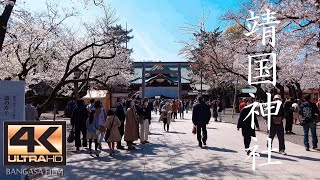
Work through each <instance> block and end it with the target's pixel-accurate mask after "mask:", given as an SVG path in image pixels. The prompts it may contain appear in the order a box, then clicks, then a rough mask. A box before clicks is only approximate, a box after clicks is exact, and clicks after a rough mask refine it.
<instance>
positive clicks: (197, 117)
mask: <svg viewBox="0 0 320 180" xmlns="http://www.w3.org/2000/svg"><path fill="white" fill-rule="evenodd" d="M210 118H211V112H210V107H209V106H208V105H207V104H206V103H205V102H204V100H203V97H201V96H199V97H198V103H197V104H195V105H194V106H193V110H192V122H193V124H194V126H196V127H197V139H198V142H199V147H202V143H203V144H204V145H207V138H208V137H207V124H208V123H209V120H210ZM201 131H202V141H201Z"/></svg>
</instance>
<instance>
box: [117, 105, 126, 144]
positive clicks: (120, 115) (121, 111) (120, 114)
mask: <svg viewBox="0 0 320 180" xmlns="http://www.w3.org/2000/svg"><path fill="white" fill-rule="evenodd" d="M124 101H125V100H124V99H118V104H117V109H116V112H115V114H116V116H117V117H118V118H119V120H120V121H121V125H120V127H119V132H120V135H121V138H122V136H123V135H124V121H125V119H126V115H125V113H124V109H123V107H124V106H123V103H124ZM117 149H124V146H122V145H121V140H120V141H119V142H117Z"/></svg>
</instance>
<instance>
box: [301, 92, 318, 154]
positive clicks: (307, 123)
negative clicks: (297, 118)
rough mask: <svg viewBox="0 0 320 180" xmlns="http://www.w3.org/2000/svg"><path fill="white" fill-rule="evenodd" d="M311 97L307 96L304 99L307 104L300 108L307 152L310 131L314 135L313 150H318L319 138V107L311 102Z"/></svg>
mask: <svg viewBox="0 0 320 180" xmlns="http://www.w3.org/2000/svg"><path fill="white" fill-rule="evenodd" d="M310 99H311V96H310V95H306V96H305V97H304V100H305V102H304V103H302V104H301V106H300V114H301V116H302V125H303V131H304V146H305V148H306V150H307V151H310V150H309V129H310V131H311V135H312V145H313V147H312V148H313V149H316V148H318V137H317V129H316V122H315V120H316V118H317V115H319V110H318V108H317V105H316V104H315V103H313V102H311V101H310Z"/></svg>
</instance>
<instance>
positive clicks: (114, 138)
mask: <svg viewBox="0 0 320 180" xmlns="http://www.w3.org/2000/svg"><path fill="white" fill-rule="evenodd" d="M106 126H107V128H108V129H110V135H109V137H108V138H106V141H107V143H108V146H109V148H110V151H111V152H110V156H112V155H113V154H114V153H115V150H114V146H115V142H119V141H120V140H121V135H120V131H119V127H120V126H121V121H120V120H119V118H118V117H117V116H115V112H114V111H112V110H109V111H108V113H107V123H106Z"/></svg>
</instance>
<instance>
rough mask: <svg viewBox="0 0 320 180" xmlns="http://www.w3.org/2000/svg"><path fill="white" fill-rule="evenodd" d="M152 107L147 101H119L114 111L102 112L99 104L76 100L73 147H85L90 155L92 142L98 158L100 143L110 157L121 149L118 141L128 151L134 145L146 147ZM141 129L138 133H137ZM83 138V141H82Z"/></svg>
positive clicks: (73, 119)
mask: <svg viewBox="0 0 320 180" xmlns="http://www.w3.org/2000/svg"><path fill="white" fill-rule="evenodd" d="M152 110H153V106H152V104H151V103H150V102H149V100H148V99H147V98H145V99H143V100H141V99H136V100H131V99H128V100H124V99H119V101H118V103H117V107H116V109H115V110H111V109H110V110H108V112H105V110H104V108H103V106H102V104H101V102H100V101H95V100H94V99H92V100H90V103H89V104H88V105H86V104H85V103H84V101H83V100H78V101H77V105H76V107H75V108H74V109H73V112H72V115H71V125H72V127H73V129H74V131H75V147H76V150H77V152H78V151H80V147H87V146H88V142H89V153H90V154H92V153H93V150H92V146H91V144H92V143H93V142H94V144H95V149H94V152H95V154H96V155H97V156H99V152H100V151H101V150H102V144H103V142H107V144H108V146H109V149H110V155H111V156H112V155H113V154H114V153H115V148H117V149H124V146H123V145H122V142H121V140H122V139H124V141H125V142H126V144H127V147H128V148H127V149H128V150H133V149H135V146H134V145H135V143H134V142H135V141H137V140H138V139H140V143H141V144H145V143H149V141H148V136H149V124H150V123H151V111H152ZM139 126H140V129H139ZM81 135H82V138H81Z"/></svg>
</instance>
